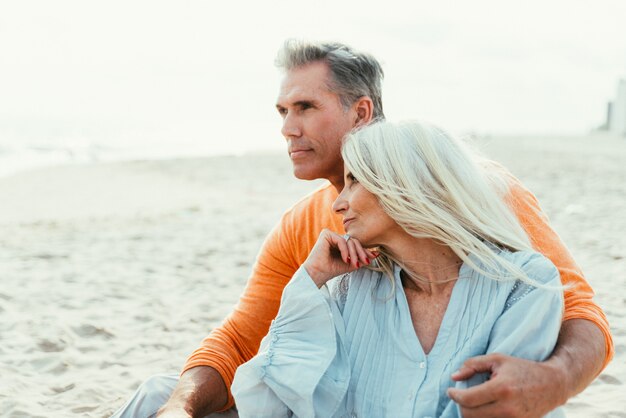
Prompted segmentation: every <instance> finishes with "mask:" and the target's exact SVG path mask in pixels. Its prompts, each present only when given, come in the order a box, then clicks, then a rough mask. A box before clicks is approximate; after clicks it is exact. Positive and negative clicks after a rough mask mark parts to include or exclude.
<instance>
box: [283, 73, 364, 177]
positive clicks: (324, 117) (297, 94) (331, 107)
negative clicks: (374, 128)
mask: <svg viewBox="0 0 626 418" xmlns="http://www.w3.org/2000/svg"><path fill="white" fill-rule="evenodd" d="M329 77H330V73H329V70H328V66H327V65H326V63H323V62H315V63H311V64H307V65H305V66H303V67H299V68H294V69H292V70H290V71H288V72H287V73H286V74H285V77H284V78H283V81H282V83H281V86H280V91H279V94H278V100H277V101H276V108H277V109H278V112H279V113H280V115H281V117H282V118H283V127H282V129H281V133H282V134H283V136H284V137H285V139H286V140H287V151H288V152H289V157H290V158H291V161H292V163H293V173H294V175H295V176H296V177H297V178H299V179H303V180H313V179H318V178H325V179H328V180H330V181H331V183H333V185H335V186H336V187H337V186H339V187H341V186H342V185H343V161H342V160H341V141H342V139H343V137H344V136H345V135H346V134H347V133H348V132H349V131H350V130H351V129H352V128H353V127H354V125H355V123H356V120H357V114H356V111H355V110H354V109H352V108H351V109H349V110H347V111H345V110H344V108H343V106H342V105H341V101H340V100H339V96H338V95H337V94H335V93H333V92H331V91H330V90H329V89H328V80H329Z"/></svg>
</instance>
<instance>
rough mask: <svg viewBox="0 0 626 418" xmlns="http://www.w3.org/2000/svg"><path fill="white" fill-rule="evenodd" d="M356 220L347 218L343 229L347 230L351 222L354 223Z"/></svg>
mask: <svg viewBox="0 0 626 418" xmlns="http://www.w3.org/2000/svg"><path fill="white" fill-rule="evenodd" d="M353 220H354V218H346V219H344V220H343V229H346V228H347V227H348V224H349V223H350V222H352V221H353Z"/></svg>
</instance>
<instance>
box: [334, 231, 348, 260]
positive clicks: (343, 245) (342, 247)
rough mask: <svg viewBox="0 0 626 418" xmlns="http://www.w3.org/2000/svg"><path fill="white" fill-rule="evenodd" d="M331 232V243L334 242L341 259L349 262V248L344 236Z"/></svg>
mask: <svg viewBox="0 0 626 418" xmlns="http://www.w3.org/2000/svg"><path fill="white" fill-rule="evenodd" d="M331 234H332V235H331V240H332V242H333V244H335V247H336V248H337V249H338V250H339V253H340V254H341V259H342V260H343V262H344V263H346V264H350V249H349V248H348V243H347V242H346V240H345V238H344V237H342V236H341V235H339V234H335V233H332V232H331Z"/></svg>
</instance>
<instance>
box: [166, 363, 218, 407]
mask: <svg viewBox="0 0 626 418" xmlns="http://www.w3.org/2000/svg"><path fill="white" fill-rule="evenodd" d="M227 401H228V390H227V389H226V384H225V383H224V379H222V376H220V374H219V373H218V372H217V370H215V369H214V368H212V367H208V366H198V367H194V368H193V369H189V370H187V371H186V372H185V373H183V374H182V375H181V376H180V380H179V381H178V384H177V385H176V388H175V389H174V392H173V393H172V396H170V399H169V400H168V402H167V403H166V404H165V405H164V406H163V408H161V409H160V410H159V412H158V413H157V417H159V418H193V417H203V416H205V415H208V414H210V413H211V412H214V411H219V410H221V409H223V408H224V407H225V406H226V402H227Z"/></svg>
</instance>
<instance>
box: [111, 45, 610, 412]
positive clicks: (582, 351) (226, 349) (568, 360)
mask: <svg viewBox="0 0 626 418" xmlns="http://www.w3.org/2000/svg"><path fill="white" fill-rule="evenodd" d="M276 64H277V66H278V67H279V68H281V69H282V70H284V78H283V81H282V83H281V86H280V90H279V95H278V100H277V103H276V109H277V110H278V113H279V115H280V116H281V118H282V120H283V125H282V131H281V132H282V135H283V136H284V138H285V140H286V143H287V150H288V152H289V157H290V159H291V161H292V163H293V172H294V175H295V176H296V177H297V178H299V179H302V180H313V179H319V178H324V179H327V180H328V183H327V184H326V185H324V186H322V187H320V188H319V189H318V190H317V191H315V192H314V193H312V194H310V195H308V196H306V197H305V198H303V199H302V200H300V201H299V202H298V203H296V204H295V205H294V206H293V207H292V208H290V209H289V210H287V212H286V213H285V214H284V215H283V217H282V219H281V220H280V222H279V223H278V225H277V226H276V227H275V228H274V230H273V231H272V232H271V233H270V234H269V236H268V237H267V239H266V240H265V243H264V244H263V247H262V248H261V251H260V253H259V255H258V258H257V261H256V263H255V265H254V267H253V270H252V274H251V276H250V279H249V281H248V284H247V286H246V288H245V290H244V293H243V294H242V296H241V298H240V300H239V303H238V305H237V306H236V307H235V309H234V311H233V312H232V313H231V314H230V315H229V316H228V317H227V318H226V320H225V321H224V323H223V324H222V325H221V326H220V327H218V328H216V329H214V330H213V331H212V332H211V334H210V335H209V336H208V337H206V338H205V339H204V341H203V342H202V345H201V347H200V348H198V349H197V350H196V351H195V352H193V353H192V354H191V356H190V357H189V359H188V360H187V363H186V364H185V366H184V368H183V371H182V374H181V375H180V376H179V377H178V376H155V377H152V378H150V379H149V380H147V381H146V382H145V383H144V384H142V386H140V388H139V389H138V390H137V392H136V393H135V395H134V397H133V398H132V399H130V400H129V402H128V403H127V404H126V405H125V406H124V407H123V408H122V409H121V410H120V411H118V412H117V413H116V415H114V417H118V416H119V417H131V416H134V417H150V416H154V415H155V414H156V416H157V417H160V418H190V417H203V416H206V415H208V414H211V415H210V416H211V417H213V416H215V417H218V416H224V414H228V415H229V416H236V410H235V409H234V408H232V407H233V399H232V396H231V395H230V391H229V388H230V385H231V383H232V380H233V376H234V373H235V370H236V369H237V367H238V366H239V365H240V364H242V363H244V362H246V361H248V360H249V359H250V358H252V357H253V356H254V355H255V354H256V352H257V350H258V348H259V344H260V342H261V339H262V338H263V337H264V336H265V334H267V332H268V329H269V325H270V322H271V320H272V319H273V318H274V317H275V316H276V314H277V312H278V307H279V304H280V297H281V294H282V290H283V288H284V286H285V285H286V284H287V282H288V281H289V279H290V278H291V277H292V275H293V273H295V271H296V270H297V269H298V268H299V267H300V265H301V264H302V263H303V262H304V260H305V259H306V257H307V255H308V254H309V252H310V250H311V249H312V248H313V245H314V244H315V242H316V239H317V237H318V235H319V233H320V231H321V230H322V229H324V228H328V229H331V230H333V231H336V232H338V233H340V234H343V233H344V230H343V225H342V223H341V217H340V216H337V215H335V214H333V212H332V211H331V210H330V207H331V204H332V202H333V201H334V199H335V198H336V196H337V194H338V192H339V191H341V189H342V187H343V161H342V160H341V154H340V149H341V142H342V139H343V137H344V136H345V135H346V134H347V133H348V132H349V131H351V130H352V129H353V128H355V127H357V126H359V125H362V124H367V123H370V122H371V121H373V120H376V119H384V114H383V107H382V88H381V83H382V78H383V71H382V68H381V66H380V64H379V63H378V61H377V60H376V59H375V58H374V57H372V56H371V55H369V54H365V53H361V52H358V51H355V50H354V49H352V48H350V47H349V46H347V45H343V44H339V43H306V42H298V41H293V40H291V41H287V42H286V43H285V45H284V46H283V48H282V49H281V51H280V52H279V54H278V57H277V60H276ZM494 169H498V170H503V171H504V169H503V168H501V167H500V166H497V165H495V164H494ZM504 175H505V176H506V178H507V179H508V180H509V191H508V195H507V196H506V200H507V203H508V204H509V205H510V207H511V208H512V210H513V211H514V212H515V214H516V216H517V217H518V218H519V219H520V221H521V223H522V225H523V226H524V228H525V230H526V232H527V233H528V235H529V236H530V238H531V241H532V242H533V245H534V247H535V249H536V250H537V251H539V252H541V253H543V254H544V255H545V256H546V257H548V258H549V259H550V260H551V261H552V262H553V263H554V264H555V265H556V266H557V268H558V269H559V272H560V274H561V280H562V282H563V283H564V284H568V285H569V287H567V288H566V290H565V314H564V318H563V323H562V327H561V333H560V337H559V341H558V343H557V347H556V348H555V350H554V353H553V354H552V356H551V357H550V358H549V359H548V360H546V361H544V362H533V361H528V360H524V359H518V358H513V357H509V356H504V355H500V354H489V355H484V356H480V357H476V358H472V359H469V360H468V361H467V362H466V363H465V364H464V366H463V367H462V368H461V369H460V370H459V371H458V372H456V373H455V374H454V375H452V378H453V379H454V380H465V379H468V378H470V377H471V376H472V375H473V374H475V373H480V372H489V373H491V376H492V378H491V379H490V380H489V381H487V382H485V383H483V384H481V385H478V386H474V387H471V388H469V389H463V390H461V389H450V392H449V396H450V397H451V398H452V399H453V400H454V401H456V402H457V403H458V404H459V405H460V406H461V411H462V413H463V416H464V417H467V418H471V417H481V418H488V417H500V418H501V417H540V416H542V415H544V414H545V413H547V412H548V411H550V410H552V409H554V408H556V407H557V406H560V405H562V404H564V403H565V402H566V401H567V399H569V398H570V397H571V396H573V395H575V394H577V393H579V392H581V391H582V390H583V389H584V388H585V387H587V386H588V385H589V384H590V383H591V381H592V380H593V379H594V378H595V377H596V376H597V375H598V374H599V373H600V371H601V370H602V369H603V368H604V366H606V364H607V363H608V362H609V361H610V359H611V357H612V355H613V342H612V339H611V335H610V331H609V327H608V323H607V320H606V317H605V315H604V313H603V312H602V310H601V309H600V308H599V307H598V306H597V305H596V304H595V303H594V302H593V300H592V297H593V290H592V289H591V287H590V286H589V285H588V283H587V282H586V281H585V279H584V277H583V275H582V272H581V271H580V269H579V268H578V266H577V265H576V263H575V262H574V260H573V259H572V257H571V255H570V254H569V252H568V251H567V249H566V248H565V246H564V244H563V243H562V242H561V241H560V239H559V237H558V235H557V234H556V233H555V232H554V231H553V230H552V228H551V227H550V225H549V224H548V220H547V218H546V216H545V215H544V214H543V213H542V212H541V209H540V208H539V204H538V202H537V200H536V199H535V197H534V196H533V195H532V194H531V193H530V192H529V191H528V190H527V189H525V188H524V186H523V185H522V184H521V183H520V182H519V181H518V180H517V179H515V178H514V177H513V176H512V175H511V174H510V173H508V172H506V171H504ZM215 411H225V412H223V413H219V414H212V413H213V412H215Z"/></svg>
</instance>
